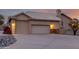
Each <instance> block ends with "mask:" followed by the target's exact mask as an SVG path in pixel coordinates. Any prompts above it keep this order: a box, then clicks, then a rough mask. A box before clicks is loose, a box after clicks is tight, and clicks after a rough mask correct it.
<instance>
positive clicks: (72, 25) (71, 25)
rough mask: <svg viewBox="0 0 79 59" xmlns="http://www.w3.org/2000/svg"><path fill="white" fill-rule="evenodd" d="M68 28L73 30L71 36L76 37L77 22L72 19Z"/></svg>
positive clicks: (78, 27) (78, 23)
mask: <svg viewBox="0 0 79 59" xmlns="http://www.w3.org/2000/svg"><path fill="white" fill-rule="evenodd" d="M69 26H70V27H71V29H72V30H73V35H76V33H77V31H78V29H79V22H78V20H77V19H73V20H72V21H71V22H70V23H69Z"/></svg>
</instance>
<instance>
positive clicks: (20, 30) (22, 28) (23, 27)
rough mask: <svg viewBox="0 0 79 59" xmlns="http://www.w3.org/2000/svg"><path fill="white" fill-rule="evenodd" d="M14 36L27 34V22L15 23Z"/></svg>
mask: <svg viewBox="0 0 79 59" xmlns="http://www.w3.org/2000/svg"><path fill="white" fill-rule="evenodd" d="M16 34H29V27H28V22H26V21H16Z"/></svg>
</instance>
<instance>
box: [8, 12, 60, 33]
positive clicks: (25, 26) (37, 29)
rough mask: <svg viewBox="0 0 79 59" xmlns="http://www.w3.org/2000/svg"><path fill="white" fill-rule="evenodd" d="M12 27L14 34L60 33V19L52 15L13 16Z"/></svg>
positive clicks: (27, 13) (30, 13)
mask: <svg viewBox="0 0 79 59" xmlns="http://www.w3.org/2000/svg"><path fill="white" fill-rule="evenodd" d="M10 26H11V29H12V32H13V33H14V34H50V33H59V29H60V19H59V18H58V17H56V15H53V14H50V13H40V12H26V13H19V14H17V15H14V16H12V17H11V23H10ZM51 29H52V30H53V31H52V30H51Z"/></svg>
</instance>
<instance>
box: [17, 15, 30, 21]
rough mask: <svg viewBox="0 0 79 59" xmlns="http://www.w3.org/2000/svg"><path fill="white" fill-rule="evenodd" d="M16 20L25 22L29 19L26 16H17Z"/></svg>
mask: <svg viewBox="0 0 79 59" xmlns="http://www.w3.org/2000/svg"><path fill="white" fill-rule="evenodd" d="M16 19H17V20H25V21H26V20H28V19H29V18H28V17H27V16H25V15H19V16H17V17H16Z"/></svg>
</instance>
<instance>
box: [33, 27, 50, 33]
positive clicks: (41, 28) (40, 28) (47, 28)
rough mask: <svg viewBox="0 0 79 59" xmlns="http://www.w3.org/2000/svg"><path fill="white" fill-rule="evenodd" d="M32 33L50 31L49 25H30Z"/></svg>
mask: <svg viewBox="0 0 79 59" xmlns="http://www.w3.org/2000/svg"><path fill="white" fill-rule="evenodd" d="M32 33H39V34H41V33H50V29H49V26H32Z"/></svg>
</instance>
